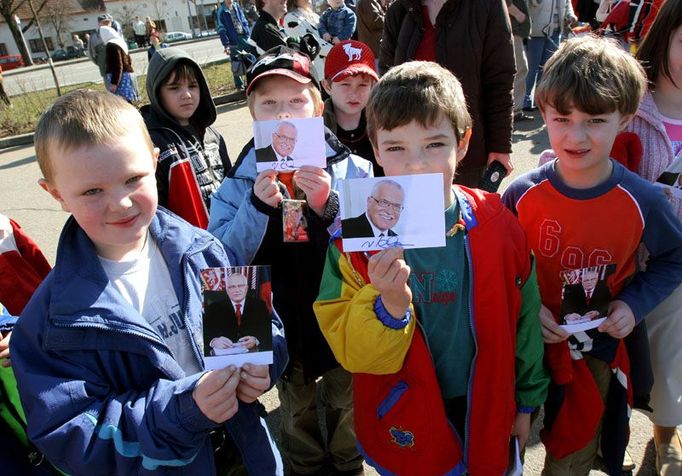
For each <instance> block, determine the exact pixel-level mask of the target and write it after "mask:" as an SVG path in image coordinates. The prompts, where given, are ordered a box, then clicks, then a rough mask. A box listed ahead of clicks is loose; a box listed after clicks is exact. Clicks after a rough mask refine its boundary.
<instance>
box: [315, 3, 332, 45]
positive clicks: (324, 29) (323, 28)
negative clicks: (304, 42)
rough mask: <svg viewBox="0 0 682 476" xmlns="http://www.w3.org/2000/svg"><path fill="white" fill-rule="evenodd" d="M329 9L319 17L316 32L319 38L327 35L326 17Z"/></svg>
mask: <svg viewBox="0 0 682 476" xmlns="http://www.w3.org/2000/svg"><path fill="white" fill-rule="evenodd" d="M329 11H330V10H329V9H327V10H325V11H323V12H322V15H320V24H319V25H317V31H319V32H320V38H322V36H324V34H325V33H329V31H328V30H327V17H328V16H329Z"/></svg>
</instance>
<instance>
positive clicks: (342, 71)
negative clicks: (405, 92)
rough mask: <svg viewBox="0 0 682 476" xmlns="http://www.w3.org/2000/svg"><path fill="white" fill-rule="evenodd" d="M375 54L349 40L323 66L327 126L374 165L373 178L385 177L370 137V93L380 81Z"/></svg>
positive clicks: (355, 152)
mask: <svg viewBox="0 0 682 476" xmlns="http://www.w3.org/2000/svg"><path fill="white" fill-rule="evenodd" d="M375 65H376V60H375V57H374V53H372V50H371V49H370V48H369V46H367V45H366V44H364V43H362V42H360V41H354V40H348V41H343V42H341V43H338V44H336V45H334V47H333V48H332V49H331V50H329V54H328V55H327V59H326V61H325V64H324V78H325V79H324V80H323V81H322V86H323V87H324V89H325V91H327V94H329V99H327V100H326V101H325V103H324V114H323V117H324V125H325V126H327V127H328V128H329V129H330V130H331V131H332V132H333V133H334V134H335V135H336V137H337V138H338V139H339V140H340V141H341V143H342V144H343V145H345V146H346V147H348V148H349V149H350V151H351V152H352V153H353V154H355V155H359V156H360V157H362V158H363V159H367V160H369V161H371V162H372V165H373V166H374V176H375V177H382V176H383V175H384V172H383V169H382V168H381V166H380V165H379V164H377V162H376V160H375V159H374V151H373V149H372V144H371V143H370V141H369V136H368V135H367V122H366V121H365V107H366V106H367V101H369V93H370V92H371V91H372V88H373V87H374V85H375V84H376V82H377V81H378V80H379V76H378V75H377V72H376V68H375Z"/></svg>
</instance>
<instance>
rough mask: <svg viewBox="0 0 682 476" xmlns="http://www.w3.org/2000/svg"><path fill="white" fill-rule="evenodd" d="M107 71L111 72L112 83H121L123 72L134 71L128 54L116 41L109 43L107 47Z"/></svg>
mask: <svg viewBox="0 0 682 476" xmlns="http://www.w3.org/2000/svg"><path fill="white" fill-rule="evenodd" d="M104 58H105V65H106V66H105V71H106V72H107V73H109V74H111V84H119V83H120V82H121V77H122V76H123V73H132V72H133V65H132V64H131V63H130V55H128V54H127V53H126V52H125V51H123V49H121V47H120V46H118V45H117V44H116V43H113V42H109V43H107V46H106V49H105V56H104Z"/></svg>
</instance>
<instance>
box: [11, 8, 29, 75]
mask: <svg viewBox="0 0 682 476" xmlns="http://www.w3.org/2000/svg"><path fill="white" fill-rule="evenodd" d="M14 21H15V23H16V24H17V29H18V30H19V36H20V37H21V43H22V44H23V45H24V51H26V56H27V59H28V61H27V62H26V66H33V58H32V57H31V50H29V49H28V45H27V44H26V38H25V37H24V32H23V31H21V19H20V18H19V15H14Z"/></svg>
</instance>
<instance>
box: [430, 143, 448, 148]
mask: <svg viewBox="0 0 682 476" xmlns="http://www.w3.org/2000/svg"><path fill="white" fill-rule="evenodd" d="M437 147H445V144H444V143H443V142H431V143H430V144H429V145H427V146H426V148H427V149H435V148H437Z"/></svg>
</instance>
